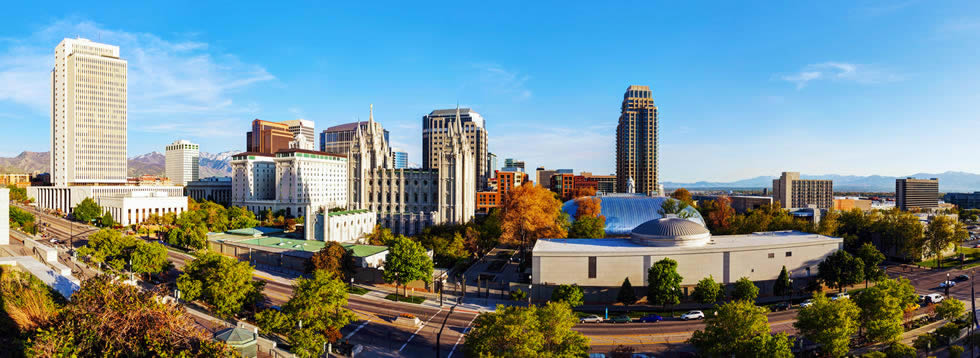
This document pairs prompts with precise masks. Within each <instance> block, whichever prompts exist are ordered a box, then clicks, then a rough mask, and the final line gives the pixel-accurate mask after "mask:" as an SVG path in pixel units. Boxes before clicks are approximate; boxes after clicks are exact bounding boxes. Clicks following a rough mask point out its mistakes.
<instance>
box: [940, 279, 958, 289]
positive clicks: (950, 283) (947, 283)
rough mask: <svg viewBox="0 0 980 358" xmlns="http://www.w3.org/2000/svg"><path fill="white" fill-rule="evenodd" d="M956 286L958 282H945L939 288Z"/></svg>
mask: <svg viewBox="0 0 980 358" xmlns="http://www.w3.org/2000/svg"><path fill="white" fill-rule="evenodd" d="M953 286H956V281H949V280H947V281H943V282H942V283H940V284H939V288H946V287H953Z"/></svg>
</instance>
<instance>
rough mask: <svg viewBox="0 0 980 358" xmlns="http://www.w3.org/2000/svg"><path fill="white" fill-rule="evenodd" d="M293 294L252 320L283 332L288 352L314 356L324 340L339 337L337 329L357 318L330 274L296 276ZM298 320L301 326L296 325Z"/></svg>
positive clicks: (342, 286) (268, 329) (338, 282)
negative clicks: (284, 302) (282, 303)
mask: <svg viewBox="0 0 980 358" xmlns="http://www.w3.org/2000/svg"><path fill="white" fill-rule="evenodd" d="M294 287H295V289H294V291H293V297H291V298H290V299H289V301H287V302H286V304H285V305H283V307H282V312H279V311H277V310H274V309H268V310H264V311H262V312H260V313H259V315H258V316H257V317H256V320H257V321H258V323H259V326H260V327H262V329H263V330H264V331H266V332H272V333H277V334H280V335H283V336H284V337H285V338H286V340H287V341H288V342H289V344H290V345H291V347H292V348H291V351H292V353H294V354H297V355H299V356H301V357H317V356H319V354H320V353H321V350H322V347H323V345H324V344H325V343H326V342H336V341H337V339H338V338H340V328H341V327H343V326H345V325H347V324H348V323H350V322H353V321H355V320H356V319H357V317H356V316H355V315H354V313H353V312H351V311H350V310H348V309H347V308H345V307H344V306H345V305H346V304H347V286H346V285H345V284H344V282H342V281H341V280H340V279H339V278H337V277H336V276H335V275H334V274H333V273H331V272H329V271H326V270H317V271H316V272H314V273H313V277H312V278H309V279H307V278H298V279H296V283H295V286H294ZM300 322H302V327H300Z"/></svg>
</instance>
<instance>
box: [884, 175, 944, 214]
mask: <svg viewBox="0 0 980 358" xmlns="http://www.w3.org/2000/svg"><path fill="white" fill-rule="evenodd" d="M895 206H896V207H898V208H899V209H901V210H902V211H909V210H929V209H935V208H938V207H939V179H936V178H932V179H915V178H905V179H895Z"/></svg>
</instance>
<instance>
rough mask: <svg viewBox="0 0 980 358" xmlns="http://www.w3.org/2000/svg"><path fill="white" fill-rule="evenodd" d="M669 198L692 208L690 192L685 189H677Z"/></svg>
mask: <svg viewBox="0 0 980 358" xmlns="http://www.w3.org/2000/svg"><path fill="white" fill-rule="evenodd" d="M670 197H671V198H674V199H677V200H679V201H681V202H683V203H685V204H687V206H694V199H692V198H691V192H690V191H688V190H687V189H684V188H678V189H677V190H674V192H673V193H670Z"/></svg>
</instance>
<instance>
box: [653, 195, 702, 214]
mask: <svg viewBox="0 0 980 358" xmlns="http://www.w3.org/2000/svg"><path fill="white" fill-rule="evenodd" d="M657 213H658V214H660V216H667V215H668V214H674V215H677V217H679V218H684V219H687V218H691V217H693V216H694V212H693V209H691V206H690V205H688V204H687V203H685V202H683V201H680V200H676V199H670V198H668V199H666V200H664V202H663V203H662V204H660V209H658V210H657Z"/></svg>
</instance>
